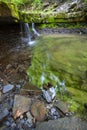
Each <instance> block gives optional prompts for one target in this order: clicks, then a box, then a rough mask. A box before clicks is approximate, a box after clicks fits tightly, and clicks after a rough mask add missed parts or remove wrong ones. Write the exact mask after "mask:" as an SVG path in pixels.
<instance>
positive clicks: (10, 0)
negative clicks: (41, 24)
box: [0, 0, 41, 6]
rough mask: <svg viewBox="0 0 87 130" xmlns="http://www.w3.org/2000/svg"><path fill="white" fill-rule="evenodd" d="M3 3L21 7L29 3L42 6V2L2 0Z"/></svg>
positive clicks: (37, 0)
mask: <svg viewBox="0 0 87 130" xmlns="http://www.w3.org/2000/svg"><path fill="white" fill-rule="evenodd" d="M0 1H2V2H6V3H13V4H15V5H17V6H18V5H21V4H27V3H29V4H30V3H34V4H40V3H41V0H33V2H32V0H0Z"/></svg>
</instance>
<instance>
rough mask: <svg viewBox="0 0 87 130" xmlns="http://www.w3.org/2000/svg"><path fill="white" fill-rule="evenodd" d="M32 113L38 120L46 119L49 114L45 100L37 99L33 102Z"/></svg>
mask: <svg viewBox="0 0 87 130" xmlns="http://www.w3.org/2000/svg"><path fill="white" fill-rule="evenodd" d="M31 113H32V115H33V116H34V117H35V119H36V120H37V121H44V120H45V118H46V114H47V111H46V107H45V104H44V102H41V101H39V100H37V101H35V102H34V103H32V105H31Z"/></svg>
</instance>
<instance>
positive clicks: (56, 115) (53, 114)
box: [50, 107, 60, 120]
mask: <svg viewBox="0 0 87 130" xmlns="http://www.w3.org/2000/svg"><path fill="white" fill-rule="evenodd" d="M59 117H60V115H59V113H58V111H57V110H56V108H54V107H53V108H51V109H50V118H51V119H54V120H55V119H58V118H59Z"/></svg>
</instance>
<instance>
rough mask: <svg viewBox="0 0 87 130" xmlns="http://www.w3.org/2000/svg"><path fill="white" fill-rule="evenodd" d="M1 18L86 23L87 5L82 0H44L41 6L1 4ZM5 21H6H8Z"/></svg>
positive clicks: (41, 21)
mask: <svg viewBox="0 0 87 130" xmlns="http://www.w3.org/2000/svg"><path fill="white" fill-rule="evenodd" d="M0 17H4V18H5V17H6V19H7V17H8V19H9V20H10V18H16V19H19V20H21V21H24V22H28V23H31V22H35V23H67V22H86V20H87V3H84V2H83V1H82V0H78V2H77V1H76V0H72V1H68V0H67V1H65V0H42V3H41V4H37V5H35V3H33V4H32V5H30V2H29V4H28V3H27V4H22V5H19V6H17V5H16V6H15V4H14V3H9V2H7V3H4V2H0ZM6 19H4V20H6Z"/></svg>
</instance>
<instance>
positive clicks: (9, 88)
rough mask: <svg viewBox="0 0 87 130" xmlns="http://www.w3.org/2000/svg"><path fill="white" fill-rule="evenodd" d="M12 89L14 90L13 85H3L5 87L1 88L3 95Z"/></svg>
mask: <svg viewBox="0 0 87 130" xmlns="http://www.w3.org/2000/svg"><path fill="white" fill-rule="evenodd" d="M13 88H14V85H12V84H7V85H5V86H4V87H3V90H2V92H3V93H7V92H9V91H11V90H12V89H13Z"/></svg>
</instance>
